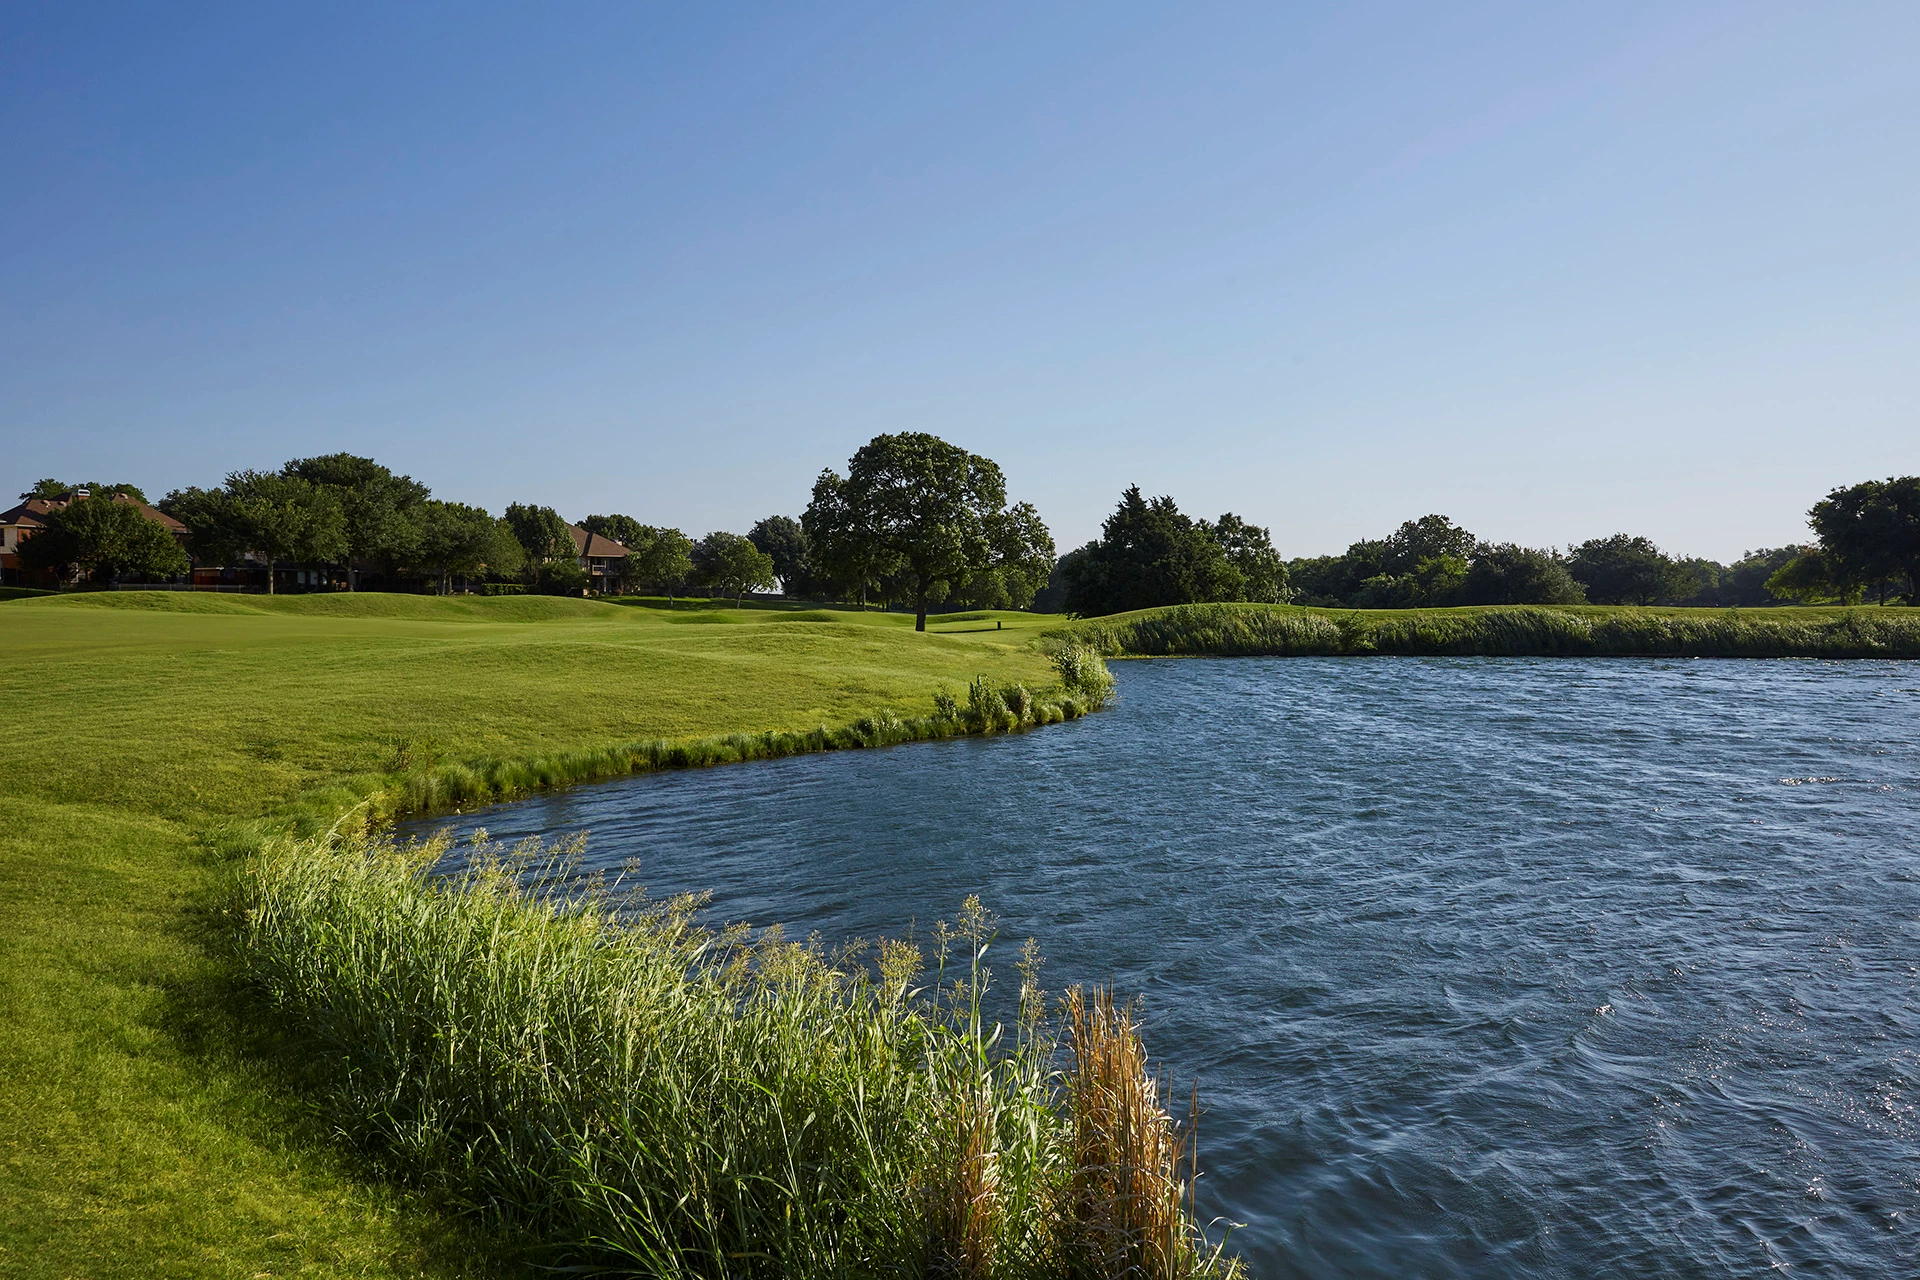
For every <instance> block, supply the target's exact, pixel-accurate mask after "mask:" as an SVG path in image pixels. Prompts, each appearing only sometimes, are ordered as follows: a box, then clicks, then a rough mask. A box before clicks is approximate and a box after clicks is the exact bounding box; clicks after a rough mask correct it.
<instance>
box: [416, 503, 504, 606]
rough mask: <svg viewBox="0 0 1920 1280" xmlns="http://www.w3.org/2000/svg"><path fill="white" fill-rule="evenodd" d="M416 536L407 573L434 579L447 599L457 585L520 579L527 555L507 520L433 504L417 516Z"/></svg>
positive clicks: (474, 509)
mask: <svg viewBox="0 0 1920 1280" xmlns="http://www.w3.org/2000/svg"><path fill="white" fill-rule="evenodd" d="M413 524H414V536H413V540H412V544H411V547H410V549H409V553H408V560H407V562H406V564H405V566H404V567H406V568H410V569H414V570H417V571H419V572H422V573H427V574H430V575H432V576H433V578H434V579H435V582H436V584H437V586H438V588H439V591H440V593H441V594H442V595H445V594H446V593H447V592H448V591H449V590H451V589H452V580H453V579H454V578H455V577H456V576H458V577H463V578H472V577H478V576H480V575H481V574H483V573H491V574H497V575H499V576H501V577H508V576H511V575H513V574H517V573H519V572H520V570H521V566H522V565H523V564H524V563H525V561H526V552H525V551H523V550H522V549H521V546H520V541H519V539H517V538H516V537H514V535H513V529H512V527H511V526H509V525H508V524H507V522H506V521H505V520H499V519H495V518H494V517H493V516H491V515H489V514H488V513H487V512H485V511H483V510H481V509H480V508H479V507H469V506H466V505H464V504H462V503H458V502H440V501H437V500H435V499H432V498H429V499H427V500H426V501H424V502H422V503H419V504H418V505H417V506H416V507H415V508H414V511H413Z"/></svg>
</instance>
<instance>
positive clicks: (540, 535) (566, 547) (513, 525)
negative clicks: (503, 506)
mask: <svg viewBox="0 0 1920 1280" xmlns="http://www.w3.org/2000/svg"><path fill="white" fill-rule="evenodd" d="M506 519H507V527H508V528H510V529H512V530H513V536H514V538H515V539H516V540H517V541H518V542H519V543H520V549H521V551H523V552H525V553H526V567H527V573H528V574H529V575H530V576H531V577H533V578H535V579H537V578H538V577H539V575H540V569H541V567H542V566H544V565H545V564H546V563H547V562H548V561H550V560H573V561H578V560H579V558H580V548H578V547H577V546H575V545H574V542H573V533H572V531H571V530H569V529H568V528H567V522H566V521H565V520H562V519H561V518H560V513H559V512H557V511H555V510H554V509H553V508H552V507H540V506H532V505H528V504H525V503H519V502H516V503H514V504H512V505H511V506H509V507H508V508H507V516H506Z"/></svg>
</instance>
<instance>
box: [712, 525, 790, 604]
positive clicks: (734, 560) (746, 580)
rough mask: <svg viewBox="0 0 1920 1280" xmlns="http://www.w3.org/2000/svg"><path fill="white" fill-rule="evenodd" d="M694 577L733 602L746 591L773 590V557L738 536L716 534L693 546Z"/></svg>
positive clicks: (735, 534) (721, 531) (722, 532)
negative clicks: (728, 595)
mask: <svg viewBox="0 0 1920 1280" xmlns="http://www.w3.org/2000/svg"><path fill="white" fill-rule="evenodd" d="M693 569H694V575H695V577H696V578H697V579H698V580H699V581H700V582H701V583H702V584H703V585H705V586H706V587H708V588H710V589H712V590H715V591H719V592H721V593H723V594H730V595H732V596H733V598H734V599H735V600H738V599H739V598H740V597H741V596H743V595H745V594H746V593H747V592H749V591H761V590H769V591H770V590H772V589H773V585H774V571H773V557H772V556H769V555H768V554H767V553H766V552H764V551H762V550H761V549H760V548H758V547H756V546H754V545H753V543H751V542H749V541H748V540H747V539H746V538H744V537H742V536H741V535H739V534H737V533H727V532H725V531H724V530H717V531H715V532H713V533H710V534H708V535H707V536H706V537H704V538H702V539H700V541H699V542H697V543H695V544H694V548H693Z"/></svg>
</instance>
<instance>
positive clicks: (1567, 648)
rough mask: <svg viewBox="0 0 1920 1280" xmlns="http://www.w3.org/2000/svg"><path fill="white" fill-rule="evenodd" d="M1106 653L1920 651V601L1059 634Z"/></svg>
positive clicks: (1498, 612)
mask: <svg viewBox="0 0 1920 1280" xmlns="http://www.w3.org/2000/svg"><path fill="white" fill-rule="evenodd" d="M1054 634H1056V635H1058V636H1061V637H1068V638H1072V639H1075V640H1077V641H1079V642H1081V643H1084V644H1087V645H1089V646H1091V647H1093V648H1095V649H1097V650H1098V651H1100V652H1101V653H1104V654H1106V655H1108V656H1110V657H1115V656H1126V655H1137V656H1142V657H1146V656H1155V655H1181V656H1195V657H1197V656H1219V657H1242V656H1255V655H1272V656H1299V655H1314V654H1321V655H1363V654H1403V655H1426V656H1440V655H1476V656H1485V657H1693V658H1920V610H1909V609H1878V608H1858V609H1758V610H1741V609H1726V610H1717V609H1716V610H1705V609H1632V608H1608V607H1600V606H1586V607H1581V608H1545V607H1532V606H1485V607H1479V608H1469V609H1408V610H1318V609H1301V608H1292V607H1287V606H1272V605H1231V604H1209V605H1180V606H1176V607H1173V608H1167V609H1150V610H1143V611H1141V612H1139V613H1133V614H1122V615H1117V616H1115V617H1112V618H1098V619H1093V620H1091V621H1087V622H1080V623H1075V624H1073V625H1071V626H1069V627H1066V628H1063V629H1061V630H1059V631H1058V632H1056V633H1054Z"/></svg>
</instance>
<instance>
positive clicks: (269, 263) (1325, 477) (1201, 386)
mask: <svg viewBox="0 0 1920 1280" xmlns="http://www.w3.org/2000/svg"><path fill="white" fill-rule="evenodd" d="M1917 64H1920V6H1914V5H1910V4H1903V5H1885V6H1878V7H1875V6H1850V5H1797V6H1773V5H1766V4H1741V5H1726V6H1689V5H1678V4H1658V5H1644V6H1635V5H1628V4H1618V5H1606V6H1600V5H1591V6H1575V5H1538V4H1524V5H1522V4H1516V5H1500V4H1481V5H1434V4H1407V5H1340V6H1333V5H1311V6H1309V5H1297V6H1283V5H1276V4H1250V5H1243V6H1241V5H1178V6H1175V5H1166V6H1153V7H1149V6H1137V5H1125V4H1103V5H1084V6H1075V7H1059V8H1049V9H1046V10H1044V11H1041V10H1039V9H1037V8H1036V7H1035V6H1031V5H1007V6H993V5H987V4H974V5H967V6H905V5H898V4H887V5H878V4H876V5H872V6H867V7H856V6H836V7H801V6H782V7H774V6H765V7H755V8H747V7H732V6H720V5H713V6H699V7H695V6H669V5H638V4H620V5H605V6H534V5H528V6H525V7H488V8H481V7H477V6H469V5H461V6H446V7H440V8H434V7H423V6H414V7H405V8H402V7H399V6H375V7H368V8H366V9H364V10H360V11H357V12H356V11H353V10H350V9H348V8H346V7H344V6H326V7H320V6H314V7H310V8H303V7H297V6H291V5H288V6H280V5H234V6H232V7H228V8H217V9H216V8H189V7H184V6H183V7H177V8H176V7H173V6H156V5H144V6H130V7H127V8H125V9H123V10H117V9H114V8H111V7H104V6H81V5H59V6H47V7H44V8H35V7H30V6H20V5H16V6H8V7H6V8H5V9H4V10H0V165H4V174H5V182H4V192H5V194H4V198H0V244H4V246H5V256H4V270H0V424H3V429H0V461H3V462H4V474H3V475H0V488H4V490H5V492H7V493H9V494H10V493H12V492H15V491H17V490H18V489H20V488H24V487H25V486H26V485H27V484H28V483H30V482H31V481H33V480H35V479H37V478H39V477H41V476H43V475H53V476H58V477H62V478H66V479H80V478H84V477H93V478H99V479H125V480H131V481H133V482H135V483H139V484H142V485H144V486H145V487H146V488H147V489H148V490H149V491H150V492H152V493H156V494H157V493H158V492H160V491H164V490H166V489H169V488H172V487H175V486H178V485H185V484H213V483H217V482H218V480H219V478H220V476H221V475H222V474H223V473H224V472H225V471H227V470H229V469H232V468H235V467H271V466H277V465H278V464H279V463H281V462H282V461H284V460H285V459H287V458H289V457H293V456H300V455H305V454H311V453H320V452H330V451H333V450H336V449H346V450H351V451H354V452H360V453H368V454H371V455H373V456H376V457H378V458H380V459H381V460H382V461H385V462H387V463H388V464H389V465H391V466H393V467H395V468H396V469H398V470H403V471H407V472H410V473H411V474H413V475H415V476H416V477H418V478H420V479H422V480H424V481H426V482H427V483H428V484H430V485H431V486H432V487H433V489H434V491H435V492H436V494H438V495H439V496H441V497H446V498H453V499H459V500H463V501H469V502H477V503H480V504H483V505H487V506H490V507H493V508H494V509H496V510H497V509H498V508H499V507H501V506H503V505H504V504H505V503H507V502H509V501H515V500H520V501H539V502H546V503H550V504H552V505H554V506H556V507H558V508H559V509H560V510H561V512H562V513H563V514H565V515H568V516H570V517H573V518H578V517H580V516H583V515H585V514H587V513H589V512H604V511H625V512H628V513H630V514H633V515H635V516H637V517H639V518H641V519H642V520H645V521H647V522H650V523H671V524H677V525H680V526H682V527H683V528H685V529H687V530H688V531H689V532H692V533H694V534H695V535H696V536H697V535H698V534H700V533H703V532H705V531H707V530H709V529H714V528H733V529H744V528H745V527H746V526H747V525H749V524H750V523H751V522H752V521H753V520H754V519H756V518H758V517H759V516H762V515H766V514H768V513H771V512H789V513H796V514H797V513H798V511H799V510H800V508H801V507H802V506H803V505H804V504H805V501H806V496H807V492H808V490H809V488H810V486H811V482H812V478H813V476H814V475H815V474H816V473H817V472H818V471H819V470H820V468H821V467H823V466H827V465H833V466H836V467H837V466H844V464H845V460H846V458H847V456H848V455H849V454H850V453H851V452H852V451H853V450H854V449H855V448H857V447H858V446H859V445H860V444H861V443H862V442H863V441H864V440H866V439H867V438H868V437H870V436H872V435H873V434H875V433H877V432H881V431H897V430H926V431H933V432H936V433H938V434H940V435H942V436H945V437H946V438H948V439H950V440H953V441H955V442H956V443H959V444H963V445H965V446H966V447H968V448H970V449H973V450H975V451H976V452H981V453H985V454H987V455H989V456H991V457H993V458H995V459H996V460H998V461H999V462H1000V463H1001V465H1002V466H1003V468H1004V469H1005V470H1006V472H1007V475H1008V479H1009V486H1010V489H1011V491H1012V493H1013V495H1014V496H1015V497H1021V498H1027V499H1030V500H1032V501H1033V502H1035V503H1036V504H1037V505H1038V506H1039V508H1040V510H1041V512H1042V514H1043V515H1044V516H1045V517H1046V518H1047V520H1048V522H1049V523H1050V524H1051V525H1052V527H1053V529H1054V533H1055V536H1056V538H1057V539H1058V541H1059V543H1060V545H1061V547H1062V549H1063V550H1064V549H1066V548H1067V547H1069V546H1072V545H1075V544H1077V543H1079V542H1082V541H1084V540H1085V539H1087V538H1088V537H1090V536H1093V535H1094V534H1095V533H1096V532H1097V531H1098V525H1099V521H1100V519H1101V517H1102V516H1103V515H1104V514H1105V512H1106V511H1108V510H1109V509H1110V508H1111V507H1112V505H1113V503H1114V501H1115V499H1116V497H1117V496H1118V493H1119V491H1120V490H1121V488H1123V487H1124V486H1125V485H1127V484H1129V483H1135V482H1137V483H1139V484H1141V485H1142V486H1143V487H1144V488H1146V489H1147V490H1148V491H1150V492H1156V493H1157V492H1165V493H1170V494H1172V495H1173V496H1174V497H1175V498H1176V499H1177V500H1178V501H1179V502H1180V504H1181V506H1182V508H1183V509H1186V510H1189V511H1191V512H1194V513H1195V514H1201V515H1208V516H1211V515H1215V514H1218V513H1219V512H1220V511H1222V510H1229V509H1230V510H1233V511H1236V512H1239V513H1240V514H1242V515H1244V516H1246V517H1247V518H1249V519H1252V520H1254V521H1256V522H1257V523H1261V524H1266V525H1269V526H1271V527H1272V528H1273V531H1274V537H1275V541H1276V543H1277V544H1278V545H1279V546H1280V548H1281V550H1282V552H1283V553H1284V554H1288V555H1298V554H1318V553H1324V552H1332V551H1337V550H1339V549H1341V548H1342V547H1344V546H1345V545H1346V544H1347V543H1348V542H1350V541H1352V540H1353V539H1355V538H1358V537H1363V536H1372V535H1378V534H1380V533H1383V532H1385V531H1387V530H1388V529H1390V528H1391V527H1392V526H1393V525H1395V524H1397V523H1398V522H1399V521H1400V520H1403V519H1406V518H1408V517H1412V516H1418V515H1421V514H1424V513H1426V512H1429V511H1439V512H1444V513H1447V514H1449V515H1452V516H1453V517H1454V518H1456V519H1458V520H1459V521H1461V522H1462V523H1463V524H1465V525H1466V526H1467V527H1468V528H1470V529H1472V530H1474V531H1475V532H1476V533H1479V534H1480V535H1482V536H1483V537H1489V538H1496V539H1500V540H1509V539H1511V540H1517V541H1521V542H1526V543H1531V544H1555V545H1564V544H1567V543H1569V542H1573V541H1578V540H1580V539H1584V538H1587V537H1593V536H1598V535H1603V534H1607V533H1611V532H1614V531H1616V530H1620V529H1625V530H1628V531H1631V532H1636V533H1646V534H1648V535H1650V536H1652V537H1654V538H1655V539H1656V540H1657V541H1659V542H1661V543H1662V544H1663V545H1665V546H1667V547H1668V548H1669V549H1671V550H1674V551H1677V552H1683V553H1688V554H1703V555H1712V556H1716V557H1720V558H1730V557H1732V556H1735V555H1738V554H1739V553H1740V552H1741V551H1742V550H1743V549H1744V548H1747V547H1753V546H1759V545H1773V544H1778V543H1781V542H1785V541H1789V540H1794V539H1797V538H1800V537H1803V536H1804V525H1803V516H1804V512H1805V510H1806V508H1807V507H1808V506H1809V505H1811V503H1812V502H1814V501H1815V500H1816V499H1818V498H1819V497H1820V496H1821V495H1822V494H1823V493H1825V492H1826V491H1827V490H1828V489H1829V488H1832V487H1834V486H1836V485H1839V484H1844V483H1850V482H1853V481H1856V480H1860V479H1865V478H1868V477H1875V476H1884V475H1889V474H1895V473H1900V474H1908V473H1912V472H1915V471H1920V249H1917V248H1916V230H1917V229H1920V74H1916V73H1915V70H1914V68H1915V66H1916V65H1917Z"/></svg>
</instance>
